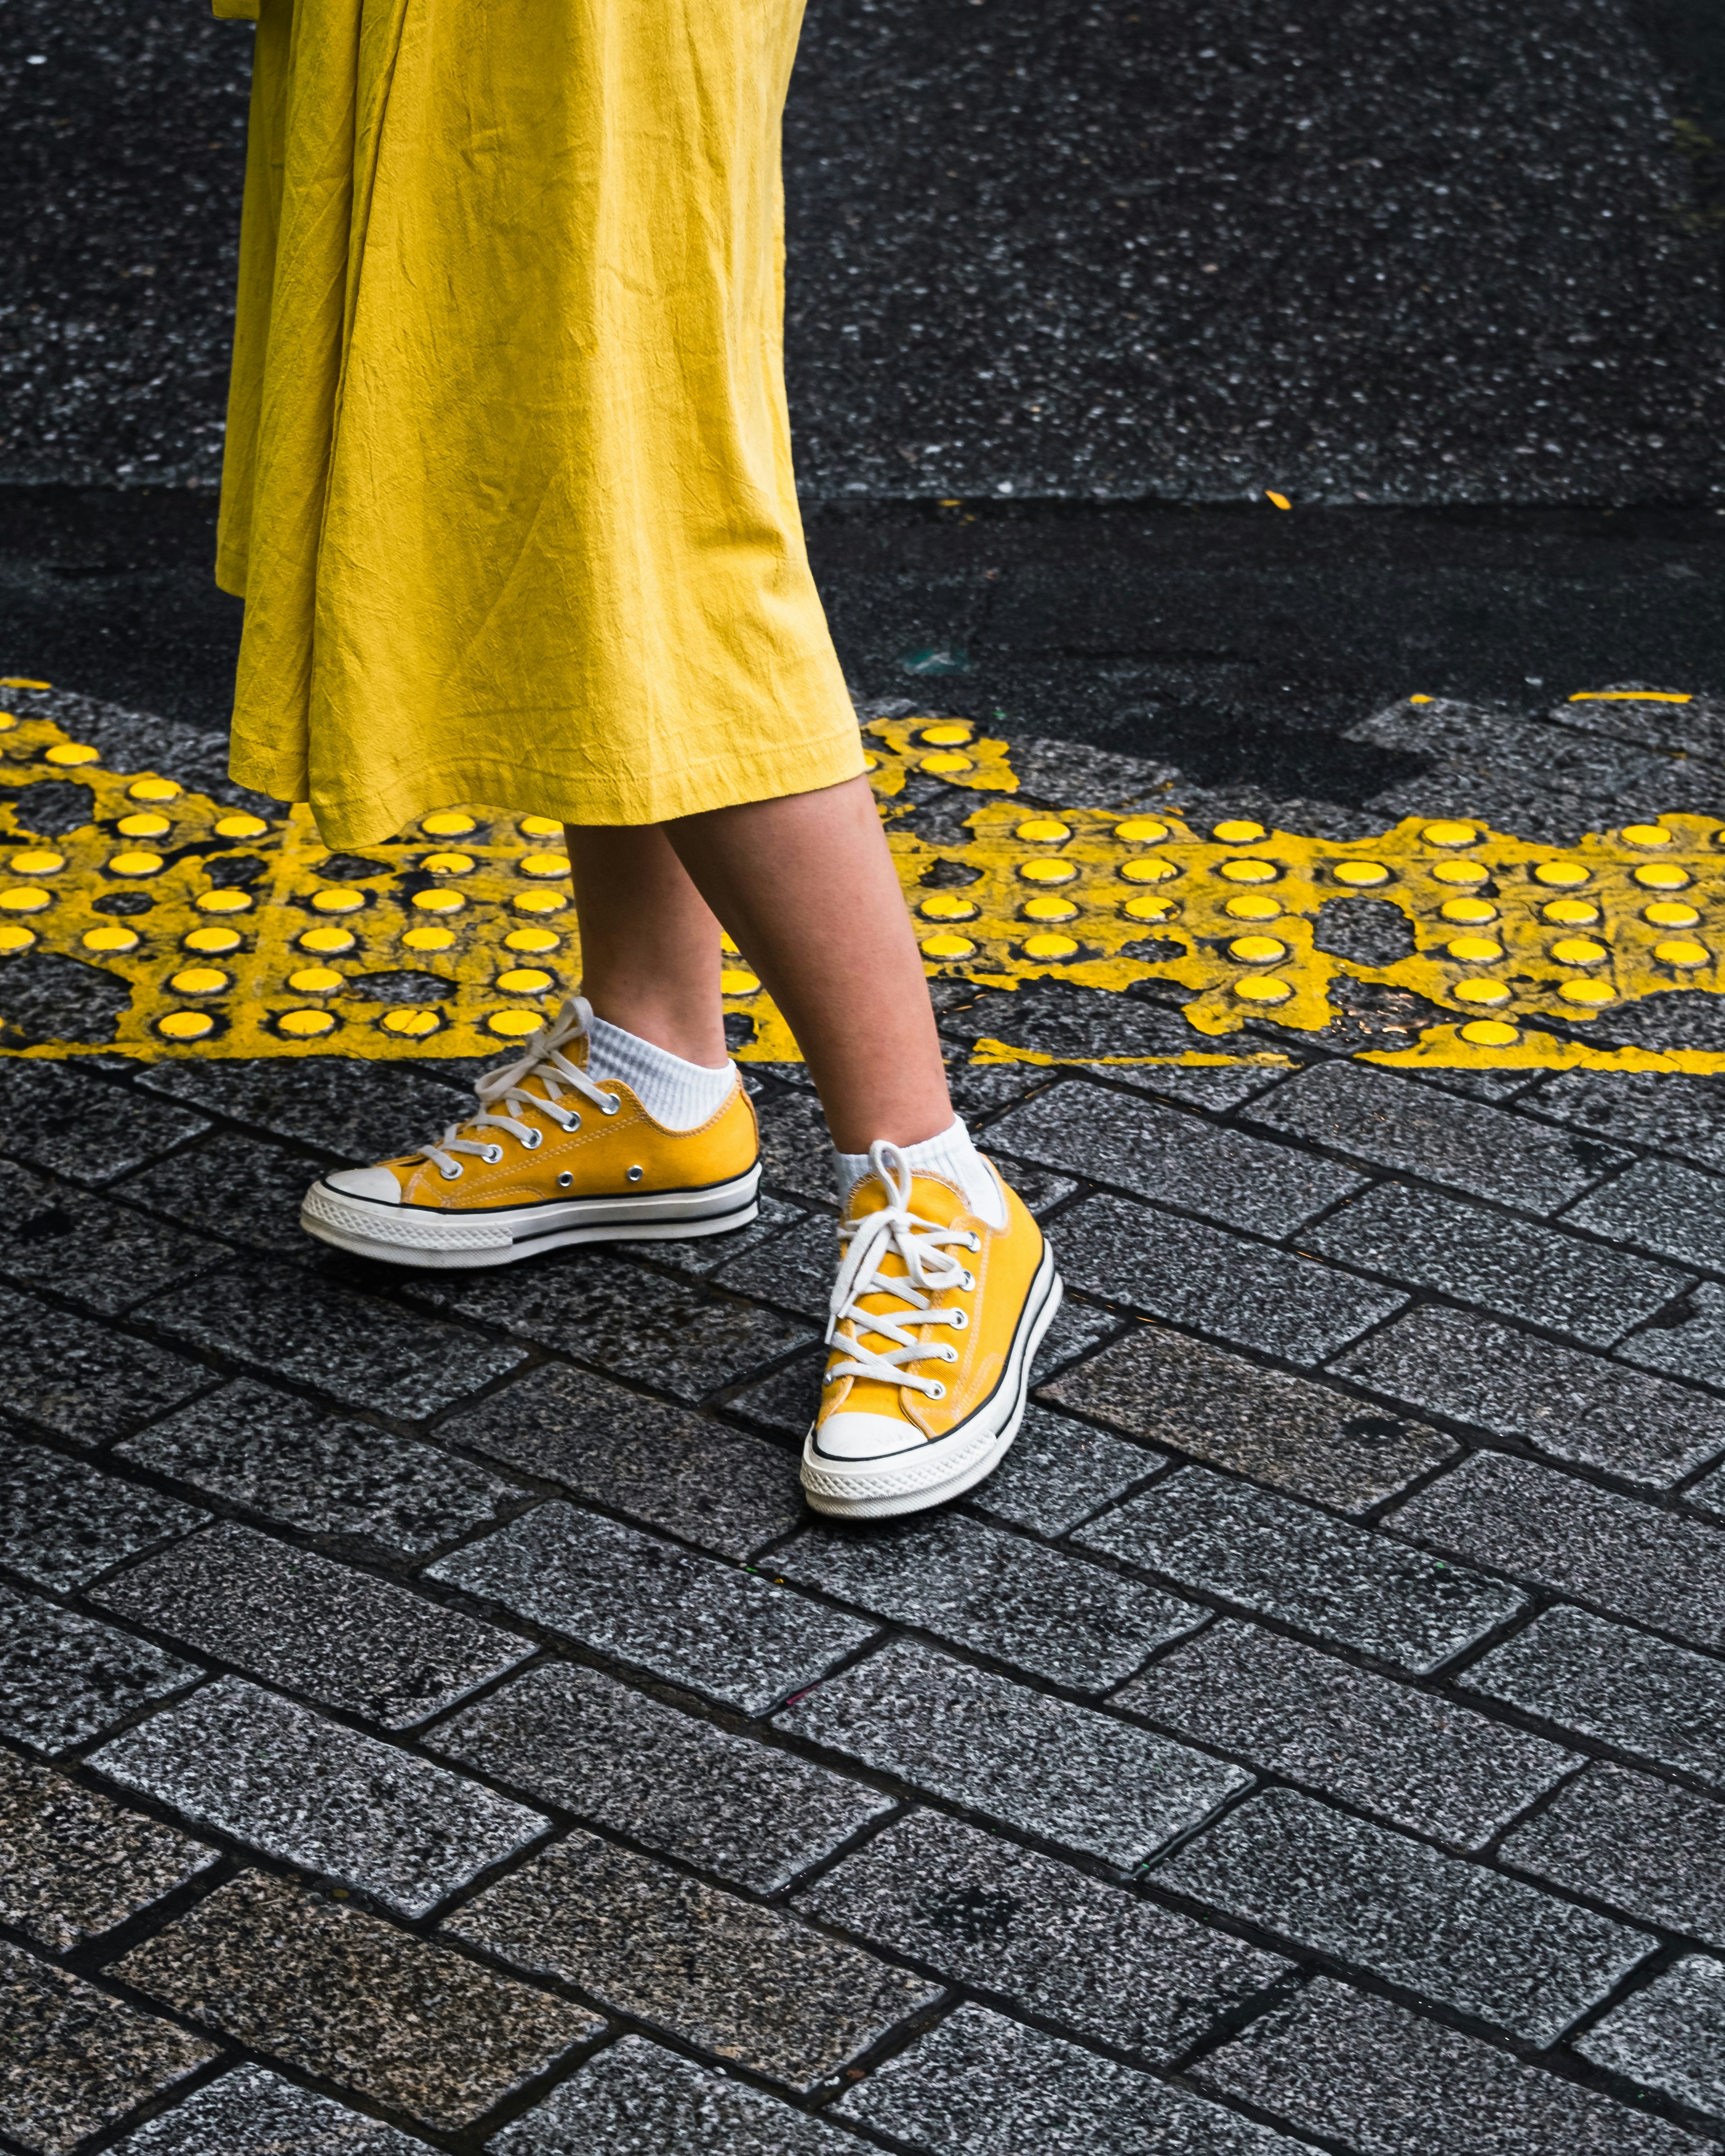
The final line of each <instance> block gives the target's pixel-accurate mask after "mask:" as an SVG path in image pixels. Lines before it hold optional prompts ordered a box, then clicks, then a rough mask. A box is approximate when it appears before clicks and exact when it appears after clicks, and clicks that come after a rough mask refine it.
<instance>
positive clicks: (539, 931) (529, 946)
mask: <svg viewBox="0 0 1725 2156" xmlns="http://www.w3.org/2000/svg"><path fill="white" fill-rule="evenodd" d="M415 936H449V930H448V929H447V928H413V929H409V930H408V933H407V935H406V936H404V937H403V938H402V941H403V942H404V943H406V942H412V940H413V937H415ZM454 940H455V939H454V937H453V936H449V941H450V942H452V943H453V942H454ZM562 940H563V939H562V937H561V936H559V935H558V934H557V931H556V930H555V929H553V928H512V929H511V931H510V932H509V933H508V935H507V936H506V937H504V939H503V947H504V949H505V950H506V951H532V952H540V953H541V954H543V953H544V952H547V951H555V950H556V949H557V946H558V944H559V943H561V942H562Z"/></svg>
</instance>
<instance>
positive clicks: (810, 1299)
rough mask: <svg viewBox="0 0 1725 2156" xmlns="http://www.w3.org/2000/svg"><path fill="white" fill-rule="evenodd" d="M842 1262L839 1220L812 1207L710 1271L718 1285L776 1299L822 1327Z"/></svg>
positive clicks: (751, 1294)
mask: <svg viewBox="0 0 1725 2156" xmlns="http://www.w3.org/2000/svg"><path fill="white" fill-rule="evenodd" d="M838 1265H839V1224H838V1222H837V1220H836V1219H834V1216H833V1214H830V1213H814V1214H809V1216H808V1217H807V1218H806V1219H803V1220H802V1221H800V1222H799V1223H798V1225H797V1226H796V1227H794V1228H791V1229H787V1230H786V1232H785V1233H784V1234H783V1235H775V1236H774V1237H773V1240H772V1241H771V1242H770V1243H763V1244H762V1245H760V1246H759V1247H758V1248H757V1249H756V1250H750V1251H748V1252H747V1253H746V1254H744V1255H740V1256H738V1257H736V1258H733V1259H732V1260H730V1261H729V1262H728V1263H727V1264H726V1265H721V1267H720V1268H719V1269H718V1270H716V1272H714V1273H713V1274H711V1276H709V1277H710V1278H711V1280H712V1281H713V1283H714V1285H715V1286H718V1287H722V1288H726V1289H729V1290H731V1291H732V1292H733V1293H735V1294H737V1295H749V1296H758V1297H759V1298H760V1300H761V1301H762V1302H776V1303H777V1304H778V1306H779V1307H780V1308H781V1309H783V1310H791V1311H795V1312H796V1313H797V1314H798V1317H806V1318H808V1319H809V1321H810V1322H812V1323H814V1324H818V1325H820V1326H822V1327H824V1326H825V1324H826V1321H827V1313H828V1310H829V1306H830V1303H831V1301H832V1294H833V1281H834V1278H835V1277H836V1276H837V1272H838Z"/></svg>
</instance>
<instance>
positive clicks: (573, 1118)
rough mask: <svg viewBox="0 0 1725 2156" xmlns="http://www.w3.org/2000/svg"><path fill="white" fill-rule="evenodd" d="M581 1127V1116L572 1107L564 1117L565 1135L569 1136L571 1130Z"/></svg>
mask: <svg viewBox="0 0 1725 2156" xmlns="http://www.w3.org/2000/svg"><path fill="white" fill-rule="evenodd" d="M580 1128H581V1118H580V1116H578V1115H577V1114H576V1113H575V1111H574V1110H573V1109H571V1110H570V1111H569V1112H568V1114H567V1116H564V1118H563V1136H564V1137H568V1135H569V1133H570V1132H571V1131H578V1130H579V1129H580Z"/></svg>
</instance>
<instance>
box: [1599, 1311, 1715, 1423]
mask: <svg viewBox="0 0 1725 2156" xmlns="http://www.w3.org/2000/svg"><path fill="white" fill-rule="evenodd" d="M1681 1312H1692V1315H1689V1316H1682V1315H1681V1314H1680V1313H1681ZM1673 1321H1676V1322H1673ZM1617 1352H1618V1353H1619V1354H1620V1355H1621V1356H1622V1357H1623V1358H1624V1360H1625V1362H1626V1363H1640V1365H1641V1367H1642V1368H1644V1369H1647V1370H1661V1371H1663V1372H1664V1373H1666V1375H1667V1376H1668V1377H1672V1378H1686V1379H1688V1380H1689V1381H1690V1382H1691V1383H1694V1384H1698V1385H1712V1387H1713V1388H1714V1389H1715V1390H1716V1391H1719V1392H1725V1287H1722V1286H1720V1285H1719V1283H1718V1282H1717V1281H1702V1283H1701V1285H1700V1286H1699V1287H1697V1289H1696V1291H1695V1292H1694V1293H1693V1295H1692V1296H1690V1297H1689V1298H1688V1301H1687V1302H1686V1303H1681V1304H1679V1305H1678V1306H1677V1308H1676V1310H1673V1311H1669V1312H1666V1313H1665V1314H1664V1316H1663V1317H1661V1319H1660V1321H1659V1322H1658V1323H1657V1324H1655V1325H1650V1326H1647V1327H1645V1328H1644V1329H1643V1330H1642V1331H1641V1332H1632V1333H1630V1337H1629V1338H1628V1339H1627V1340H1625V1341H1624V1342H1622V1343H1621V1344H1620V1347H1618V1350H1617ZM1713 1404H1714V1405H1715V1406H1717V1402H1715V1403H1713Z"/></svg>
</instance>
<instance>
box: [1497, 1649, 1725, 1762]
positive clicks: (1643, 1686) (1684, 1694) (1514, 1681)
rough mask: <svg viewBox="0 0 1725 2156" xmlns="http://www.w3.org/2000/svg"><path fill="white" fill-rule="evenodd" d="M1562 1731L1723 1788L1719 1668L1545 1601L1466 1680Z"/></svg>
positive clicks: (1724, 1738) (1724, 1684) (1724, 1699)
mask: <svg viewBox="0 0 1725 2156" xmlns="http://www.w3.org/2000/svg"><path fill="white" fill-rule="evenodd" d="M1463 1681H1464V1682H1465V1683H1466V1686H1467V1688H1468V1689H1469V1690H1470V1691H1477V1692H1483V1693H1484V1694H1485V1696H1486V1698H1487V1699H1495V1700H1502V1702H1504V1703H1505V1705H1506V1706H1509V1707H1519V1708H1520V1709H1521V1710H1522V1712H1523V1713H1524V1714H1531V1715H1537V1716H1538V1717H1539V1719H1540V1720H1541V1721H1543V1722H1552V1723H1554V1724H1555V1725H1556V1726H1557V1727H1558V1728H1560V1729H1566V1730H1568V1729H1573V1730H1574V1731H1575V1732H1577V1733H1578V1734H1579V1735H1580V1736H1583V1737H1593V1738H1598V1739H1599V1742H1600V1743H1603V1744H1609V1745H1610V1746H1612V1747H1613V1748H1615V1750H1617V1751H1620V1752H1626V1753H1629V1754H1630V1757H1631V1758H1637V1759H1645V1760H1651V1762H1652V1763H1653V1764H1654V1765H1655V1766H1656V1767H1676V1768H1679V1769H1680V1770H1681V1771H1682V1772H1684V1773H1686V1774H1693V1775H1695V1776H1696V1777H1697V1779H1699V1780H1702V1781H1704V1782H1707V1783H1709V1784H1712V1786H1714V1787H1715V1788H1717V1789H1725V1666H1722V1665H1721V1664H1720V1663H1718V1662H1717V1661H1711V1660H1709V1659H1708V1657H1707V1656H1706V1655H1697V1654H1692V1653H1691V1652H1690V1651H1689V1650H1688V1649H1687V1648H1686V1647H1673V1646H1668V1645H1666V1642H1665V1641H1664V1640H1651V1639H1649V1638H1648V1636H1647V1635H1646V1634H1645V1632H1634V1631H1631V1630H1630V1629H1629V1627H1628V1626H1627V1625H1609V1624H1607V1623H1606V1622H1605V1620H1604V1618H1602V1617H1594V1616H1592V1615H1590V1614H1589V1613H1588V1612H1587V1611H1586V1610H1584V1609H1563V1608H1558V1609H1550V1610H1548V1611H1547V1612H1546V1614H1544V1615H1543V1617H1541V1618H1539V1619H1538V1620H1536V1622H1535V1623H1533V1624H1532V1625H1529V1626H1528V1627H1527V1630H1526V1631H1524V1632H1518V1633H1517V1635H1516V1636H1515V1637H1514V1638H1513V1639H1512V1640H1506V1641H1505V1643H1504V1644H1503V1645H1502V1646H1501V1647H1497V1648H1494V1649H1493V1650H1492V1651H1491V1653H1490V1654H1489V1655H1486V1656H1485V1657H1484V1658H1483V1659H1482V1660H1481V1661H1477V1662H1476V1663H1475V1664H1474V1665H1473V1666H1472V1667H1471V1669H1470V1670H1469V1671H1467V1672H1466V1677H1465V1679H1464V1680H1463Z"/></svg>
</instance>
